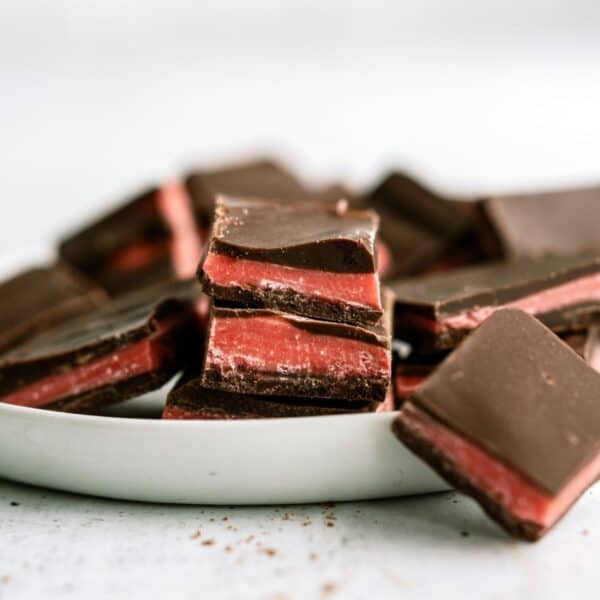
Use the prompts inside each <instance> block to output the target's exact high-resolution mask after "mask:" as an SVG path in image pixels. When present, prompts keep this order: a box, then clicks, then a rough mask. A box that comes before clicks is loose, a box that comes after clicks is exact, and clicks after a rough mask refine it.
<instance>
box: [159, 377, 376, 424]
mask: <svg viewBox="0 0 600 600" xmlns="http://www.w3.org/2000/svg"><path fill="white" fill-rule="evenodd" d="M381 404H382V403H378V402H363V403H359V402H357V403H349V402H345V401H343V400H338V401H335V400H330V401H329V402H327V403H324V402H323V400H314V401H313V400H311V399H310V398H295V397H281V396H258V395H256V394H254V395H253V394H235V393H232V392H226V391H223V390H215V389H210V388H207V387H205V386H203V385H202V382H201V381H200V379H190V380H185V379H184V380H183V381H182V382H181V383H179V384H177V386H176V387H175V388H174V389H173V390H172V391H171V392H170V393H169V397H168V400H167V405H166V407H165V410H164V412H163V419H205V420H216V419H229V420H233V419H278V418H287V417H313V416H321V415H341V414H351V413H358V412H376V411H377V410H378V408H379V407H380V405H381Z"/></svg>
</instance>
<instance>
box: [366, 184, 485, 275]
mask: <svg viewBox="0 0 600 600" xmlns="http://www.w3.org/2000/svg"><path fill="white" fill-rule="evenodd" d="M368 204H369V206H370V207H372V208H374V209H375V210H376V211H377V212H378V213H379V215H380V217H381V229H380V237H381V240H382V242H383V244H384V248H383V249H382V259H383V260H382V263H383V264H382V271H381V272H382V275H383V276H384V277H385V279H386V280H390V279H394V278H397V277H400V276H402V275H414V274H419V273H424V272H429V271H432V270H442V269H450V268H454V267H455V266H459V265H463V264H468V263H471V262H474V261H476V260H479V259H480V258H481V257H482V250H481V247H480V244H479V233H478V230H477V229H476V227H475V219H474V218H473V214H472V212H471V210H469V209H470V206H471V205H470V204H469V203H466V202H463V201H460V200H450V199H448V198H443V197H442V196H439V195H437V194H436V193H434V192H432V191H431V190H429V189H427V188H426V187H425V186H423V185H422V184H421V183H419V182H417V181H416V180H414V179H412V178H410V177H408V176H406V175H403V174H401V173H392V174H391V175H388V176H387V177H386V178H385V179H384V180H383V182H382V183H380V184H379V185H378V186H377V188H375V190H374V191H373V192H371V194H370V195H369V198H368Z"/></svg>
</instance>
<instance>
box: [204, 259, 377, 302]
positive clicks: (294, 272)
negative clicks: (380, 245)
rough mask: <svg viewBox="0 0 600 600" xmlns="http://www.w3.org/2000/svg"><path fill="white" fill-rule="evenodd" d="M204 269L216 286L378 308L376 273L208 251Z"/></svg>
mask: <svg viewBox="0 0 600 600" xmlns="http://www.w3.org/2000/svg"><path fill="white" fill-rule="evenodd" d="M204 272H205V273H206V275H207V276H208V277H209V278H210V279H211V281H212V282H213V283H214V284H216V285H221V286H224V287H231V286H239V287H242V288H243V287H254V288H258V289H263V290H264V289H268V290H282V291H292V292H295V293H299V294H303V295H306V296H311V297H313V298H322V299H324V300H328V301H333V302H338V303H347V304H354V305H356V306H368V307H370V308H373V309H375V310H379V311H381V310H382V308H381V302H380V299H379V280H378V278H377V276H376V274H375V273H333V272H331V271H319V270H317V269H299V268H296V267H288V266H285V265H277V264H273V263H267V262H261V261H255V260H247V259H244V258H232V257H230V256H226V255H224V254H216V253H214V252H211V253H209V255H208V257H207V259H206V261H205V263H204Z"/></svg>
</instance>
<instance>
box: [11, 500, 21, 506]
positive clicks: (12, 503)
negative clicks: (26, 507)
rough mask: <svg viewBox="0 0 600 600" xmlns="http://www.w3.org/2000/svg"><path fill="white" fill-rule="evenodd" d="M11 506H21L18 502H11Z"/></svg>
mask: <svg viewBox="0 0 600 600" xmlns="http://www.w3.org/2000/svg"><path fill="white" fill-rule="evenodd" d="M10 505H11V506H21V505H20V503H19V502H14V501H13V502H11V503H10Z"/></svg>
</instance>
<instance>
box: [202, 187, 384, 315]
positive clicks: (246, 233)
mask: <svg viewBox="0 0 600 600" xmlns="http://www.w3.org/2000/svg"><path fill="white" fill-rule="evenodd" d="M377 225H378V219H377V216H376V215H375V214H374V213H373V212H371V211H353V210H345V209H344V208H343V207H342V208H339V209H336V208H330V207H326V206H321V205H316V204H295V205H282V204H273V203H269V202H262V201H255V200H254V201H253V200H245V199H242V200H240V199H233V198H225V197H220V198H219V200H218V201H217V208H216V215H215V223H214V226H213V230H212V236H211V241H210V246H209V250H208V254H207V256H206V258H205V260H204V263H203V265H202V269H201V277H202V282H203V285H204V288H205V290H206V292H207V293H209V294H210V295H212V296H214V297H215V298H217V299H219V300H225V301H230V302H236V303H240V304H244V305H249V306H260V307H265V308H270V309H274V310H277V311H287V312H290V313H294V314H297V315H303V316H307V317H313V318H317V319H328V320H332V321H343V322H348V323H365V324H368V323H374V322H376V321H377V320H379V319H380V318H381V316H382V314H383V308H382V305H381V298H380V289H379V277H378V275H377V266H376V258H375V235H376V232H377Z"/></svg>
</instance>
